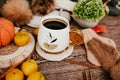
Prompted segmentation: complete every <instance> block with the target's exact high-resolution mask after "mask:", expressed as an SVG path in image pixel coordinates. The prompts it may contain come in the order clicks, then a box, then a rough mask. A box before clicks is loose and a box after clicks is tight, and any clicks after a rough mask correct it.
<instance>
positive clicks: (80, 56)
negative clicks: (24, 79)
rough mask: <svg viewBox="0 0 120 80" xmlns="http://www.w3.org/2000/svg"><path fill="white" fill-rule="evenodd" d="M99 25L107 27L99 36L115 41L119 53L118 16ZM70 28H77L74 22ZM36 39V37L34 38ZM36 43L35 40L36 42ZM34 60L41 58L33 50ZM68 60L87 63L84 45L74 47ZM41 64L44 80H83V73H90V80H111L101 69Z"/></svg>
mask: <svg viewBox="0 0 120 80" xmlns="http://www.w3.org/2000/svg"><path fill="white" fill-rule="evenodd" d="M99 24H103V25H105V26H107V27H106V28H107V31H108V32H107V33H102V34H100V35H101V36H105V37H108V38H111V39H113V40H114V41H115V43H116V45H117V49H118V51H119V53H120V16H117V17H112V16H106V17H104V19H102V20H101V21H100V23H99ZM71 26H76V27H78V25H77V24H75V23H74V22H72V23H71ZM23 28H25V29H27V30H28V31H29V32H31V33H32V30H33V29H34V28H31V27H23ZM35 39H36V36H35ZM36 41H37V40H36ZM31 58H34V59H35V60H39V61H40V60H41V57H40V56H39V55H38V54H37V52H36V50H35V49H34V51H33V54H32V57H31ZM68 58H71V59H70V60H73V61H77V62H85V63H89V62H88V60H87V56H86V49H85V47H84V45H80V46H79V47H75V48H74V51H73V53H72V55H71V56H70V57H68ZM42 61H43V62H41V63H39V71H40V72H42V73H43V74H44V76H45V78H46V80H84V78H83V73H84V71H91V73H92V80H112V79H111V78H110V75H109V73H108V72H106V71H104V70H103V69H102V68H99V69H90V68H89V67H86V66H82V65H78V64H71V63H69V62H66V61H64V60H63V61H60V62H52V61H46V60H42Z"/></svg>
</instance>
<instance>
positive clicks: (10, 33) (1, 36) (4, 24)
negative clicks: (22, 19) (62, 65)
mask: <svg viewBox="0 0 120 80" xmlns="http://www.w3.org/2000/svg"><path fill="white" fill-rule="evenodd" d="M14 35H15V27H14V24H13V23H12V22H11V21H10V20H8V19H5V18H0V47H1V46H6V45H7V44H9V43H10V41H12V40H13V38H14Z"/></svg>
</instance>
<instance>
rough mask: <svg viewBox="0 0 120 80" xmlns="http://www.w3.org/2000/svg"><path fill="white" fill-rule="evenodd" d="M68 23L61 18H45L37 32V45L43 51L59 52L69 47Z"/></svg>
mask: <svg viewBox="0 0 120 80" xmlns="http://www.w3.org/2000/svg"><path fill="white" fill-rule="evenodd" d="M69 31H70V26H69V21H68V20H67V19H66V18H65V17H62V16H57V15H55V16H53V15H51V16H45V17H43V18H42V20H41V27H40V30H39V32H38V44H39V46H40V47H41V49H43V50H44V51H47V52H50V53H56V52H61V51H63V50H65V49H66V48H67V47H68V46H69V38H70V35H69Z"/></svg>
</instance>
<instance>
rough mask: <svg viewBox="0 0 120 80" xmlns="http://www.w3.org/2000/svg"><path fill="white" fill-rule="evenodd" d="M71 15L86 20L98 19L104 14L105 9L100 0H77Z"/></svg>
mask: <svg viewBox="0 0 120 80" xmlns="http://www.w3.org/2000/svg"><path fill="white" fill-rule="evenodd" d="M73 15H74V16H75V17H78V18H82V19H84V20H87V21H98V20H101V19H102V18H103V17H104V16H105V9H104V7H103V3H102V1H101V0H79V1H78V2H77V4H76V5H75V7H74V9H73Z"/></svg>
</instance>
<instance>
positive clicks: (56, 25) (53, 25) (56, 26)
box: [43, 19, 67, 30]
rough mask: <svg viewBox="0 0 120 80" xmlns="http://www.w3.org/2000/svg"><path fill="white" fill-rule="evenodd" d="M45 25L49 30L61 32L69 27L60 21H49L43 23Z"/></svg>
mask: <svg viewBox="0 0 120 80" xmlns="http://www.w3.org/2000/svg"><path fill="white" fill-rule="evenodd" d="M43 25H44V26H45V27H46V28H48V29H53V30H60V29H64V28H66V27H67V23H66V22H65V21H63V20H60V19H48V20H45V21H43Z"/></svg>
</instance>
